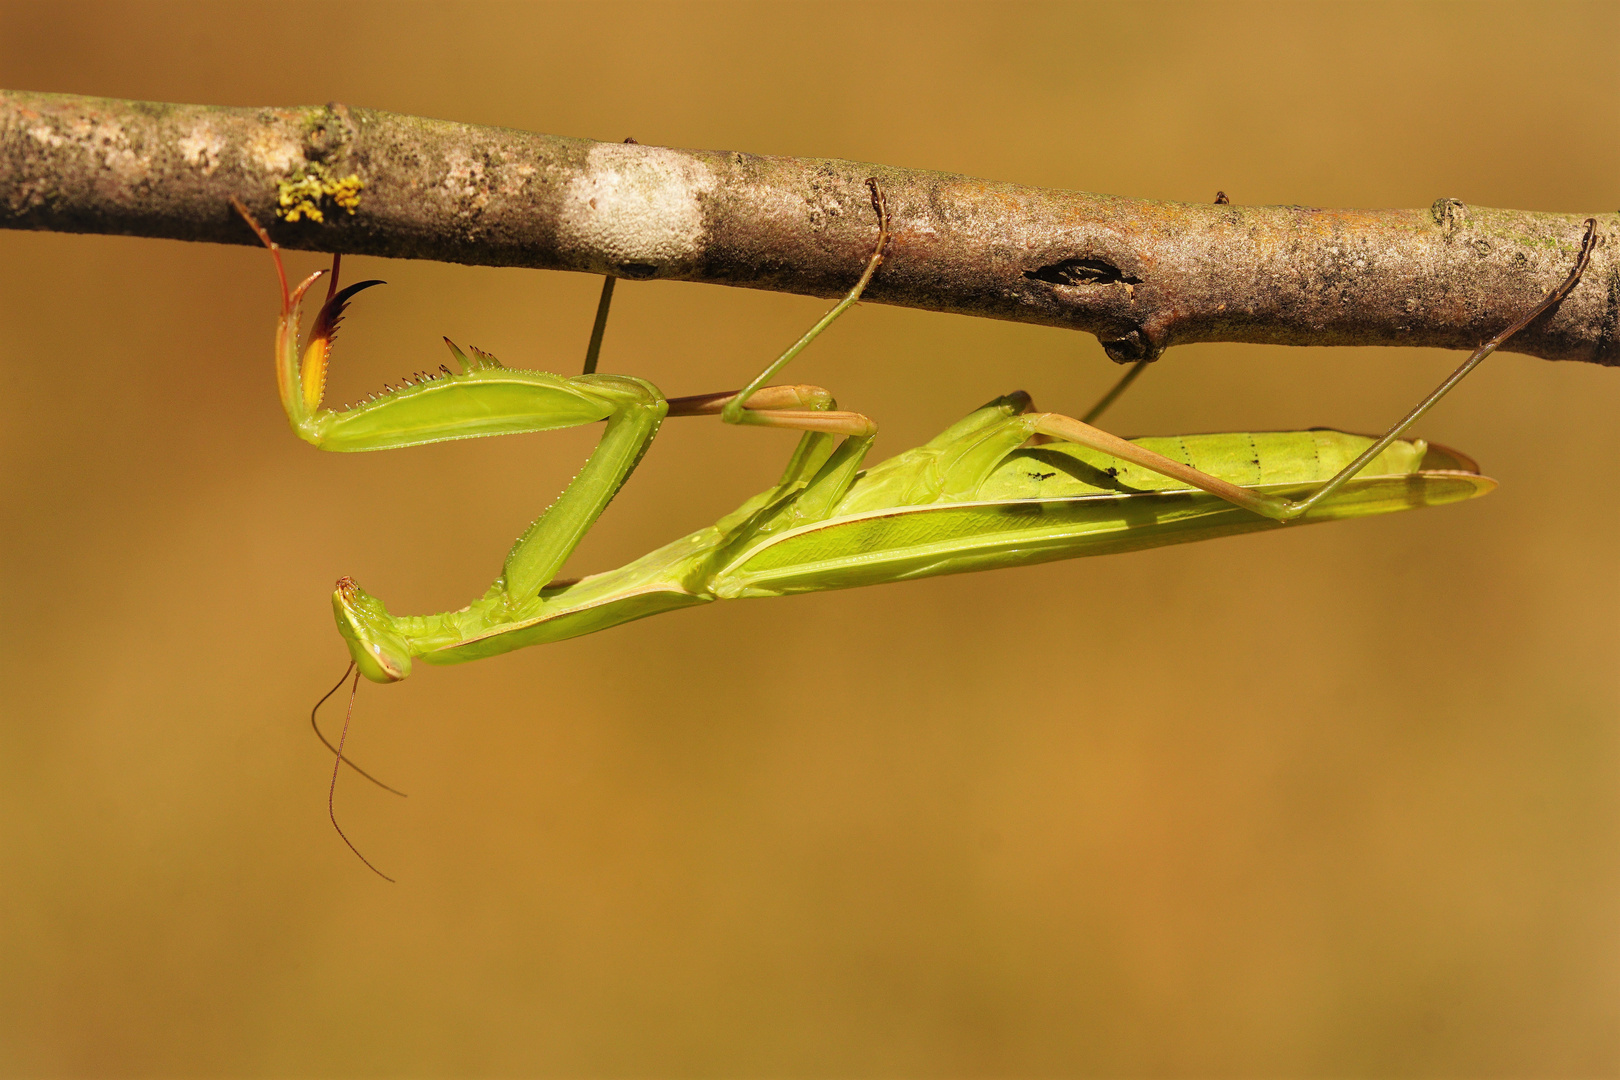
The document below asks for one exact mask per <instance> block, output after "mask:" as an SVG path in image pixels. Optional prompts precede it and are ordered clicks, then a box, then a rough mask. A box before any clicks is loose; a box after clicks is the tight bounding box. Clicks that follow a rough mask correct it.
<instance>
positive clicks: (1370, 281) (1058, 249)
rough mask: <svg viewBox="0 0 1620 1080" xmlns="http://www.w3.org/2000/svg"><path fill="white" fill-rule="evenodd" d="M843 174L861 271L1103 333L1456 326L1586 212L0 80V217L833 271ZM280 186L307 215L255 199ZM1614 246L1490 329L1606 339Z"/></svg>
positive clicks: (1520, 298)
mask: <svg viewBox="0 0 1620 1080" xmlns="http://www.w3.org/2000/svg"><path fill="white" fill-rule="evenodd" d="M867 177H875V178H876V179H877V181H878V182H879V183H880V184H881V185H882V187H883V190H884V192H885V194H886V196H887V199H888V205H889V208H890V213H891V215H892V217H893V230H894V236H893V240H892V242H891V246H890V248H889V257H888V259H887V260H886V261H885V263H884V264H883V267H882V268H881V269H880V270H879V271H878V273H877V276H876V277H875V278H874V279H873V281H872V284H871V286H870V288H869V289H868V290H867V293H866V299H868V300H872V301H876V302H879V303H887V304H900V305H905V306H908V307H916V308H926V309H929V310H934V311H950V312H958V313H961V314H967V315H979V316H984V317H988V318H997V319H1011V320H1017V321H1021V322H1031V323H1040V324H1043V325H1048V326H1059V327H1068V328H1072V329H1077V330H1085V331H1088V332H1090V333H1093V334H1096V335H1097V336H1098V337H1099V338H1100V339H1101V340H1102V342H1103V344H1104V346H1105V347H1106V348H1107V350H1108V353H1109V355H1110V356H1112V357H1113V358H1114V359H1116V360H1121V361H1125V360H1136V359H1142V358H1152V357H1156V356H1157V355H1159V353H1161V352H1162V351H1163V350H1164V349H1165V348H1166V347H1168V346H1170V345H1173V344H1178V343H1183V342H1193V341H1247V342H1267V343H1275V344H1291V345H1307V344H1308V345H1428V346H1440V347H1444V348H1472V347H1474V346H1475V345H1477V344H1478V343H1479V342H1480V341H1482V340H1484V339H1485V338H1488V337H1490V336H1491V335H1492V334H1493V333H1495V332H1496V331H1498V330H1500V329H1501V328H1502V327H1503V326H1505V325H1507V324H1508V323H1510V322H1512V321H1513V320H1514V319H1515V318H1516V317H1517V316H1518V315H1519V314H1520V313H1522V312H1524V311H1525V310H1527V309H1529V308H1530V307H1531V306H1532V305H1534V304H1535V303H1536V301H1537V300H1538V299H1540V298H1541V296H1543V295H1544V294H1545V293H1546V292H1547V290H1548V289H1550V288H1551V287H1552V286H1553V285H1555V284H1556V283H1557V282H1558V281H1559V280H1560V279H1561V278H1562V277H1563V276H1564V275H1565V274H1566V273H1567V272H1568V270H1569V268H1570V266H1571V265H1572V263H1573V261H1574V258H1575V253H1576V250H1577V248H1578V247H1579V244H1580V240H1581V235H1582V231H1583V223H1584V219H1585V217H1586V215H1569V214H1546V213H1534V212H1528V211H1518V210H1493V209H1485V208H1481V207H1470V206H1464V205H1463V204H1462V203H1460V202H1458V201H1456V200H1453V199H1440V200H1438V201H1437V202H1435V204H1434V205H1433V206H1432V207H1429V208H1426V209H1421V210H1330V209H1322V208H1318V207H1305V206H1237V205H1231V204H1207V205H1206V204H1188V203H1167V202H1149V201H1144V200H1139V199H1127V198H1120V197H1115V196H1108V195H1092V194H1086V193H1083V192H1073V191H1058V190H1049V189H1043V188H1032V187H1023V186H1019V185H1016V184H1006V183H998V182H995V181H989V180H977V179H973V178H970V177H963V176H955V175H950V174H945V173H936V172H923V171H918V170H912V169H896V168H890V167H888V166H883V165H869V164H863V163H859V162H851V161H838V160H825V159H813V158H780V157H761V156H757V155H752V154H743V153H735V152H728V151H711V150H675V149H669V148H665V147H655V146H640V145H634V144H630V145H626V144H621V143H598V142H591V141H589V140H585V139H572V138H563V137H559V136H554V135H535V134H530V133H528V132H522V131H513V130H509V129H504V128H487V127H475V126H472V125H468V124H457V123H451V122H448V121H442V120H429V119H423V118H420V117H413V116H401V115H398V114H394V113H386V112H378V111H374V110H369V109H358V108H348V107H346V106H343V105H339V104H331V105H326V106H310V107H296V108H224V107H218V106H201V105H170V104H155V103H149V102H136V101H119V100H110V99H103V98H87V97H77V96H73V95H66V94H39V93H25V92H14V91H0V226H4V227H6V228H12V229H47V230H54V231H59V232H96V233H118V234H125V235H135V236H152V237H167V238H170V239H177V240H206V241H212V242H215V243H227V244H229V243H235V244H253V243H256V240H255V239H254V237H253V234H252V233H251V232H250V231H249V230H248V229H247V228H246V227H245V226H244V225H243V223H242V222H241V220H240V219H238V218H237V217H236V216H235V214H233V213H232V211H231V209H230V207H229V204H228V202H227V200H228V198H229V197H230V196H232V195H235V196H237V197H238V198H240V199H241V200H242V201H244V202H245V203H246V204H247V205H248V206H249V207H250V208H251V209H252V210H253V211H254V212H255V213H256V214H257V215H258V216H259V217H260V219H261V220H262V221H265V222H266V223H267V224H271V228H272V232H273V233H274V235H275V236H276V238H277V240H278V241H279V242H281V243H282V244H284V245H285V246H287V247H291V248H304V249H311V250H318V251H331V252H344V253H351V252H352V253H361V254H368V255H385V256H392V257H395V258H417V259H438V260H441V261H445V262H458V263H474V264H481V265H489V266H527V267H538V268H543V269H550V270H574V271H585V272H590V273H599V274H613V275H616V276H619V277H626V278H638V279H649V278H666V279H678V280H685V281H705V282H712V283H715V284H722V285H736V286H743V287H747V288H757V289H772V290H778V291H783V292H795V293H805V294H809V295H814V296H835V295H838V294H840V293H842V292H843V291H844V290H846V289H847V288H849V286H850V285H851V284H852V283H853V282H854V280H855V278H856V277H857V276H858V275H859V274H860V272H861V269H862V267H863V265H864V264H865V262H866V260H867V257H868V256H869V255H870V252H871V248H872V245H873V242H874V240H875V237H876V231H877V229H876V217H875V214H874V212H873V210H872V207H871V204H870V200H869V197H868V192H867V187H866V179H867ZM344 180H348V181H349V184H348V186H347V187H345V186H344V185H343V184H342V181H344ZM299 190H304V191H308V192H314V194H313V195H312V196H311V198H310V199H309V201H308V202H307V203H306V204H305V207H306V210H307V209H309V208H314V209H315V210H316V211H318V216H319V217H320V218H321V219H322V220H319V221H317V220H314V219H313V218H312V217H311V216H309V215H307V214H299V215H296V216H297V217H299V218H300V220H295V221H287V220H278V219H277V210H278V208H279V209H281V211H282V213H283V214H284V215H286V214H287V213H289V211H288V210H287V207H286V206H285V205H281V204H282V203H296V202H297V201H298V191H299ZM322 190H324V191H325V192H326V196H325V197H324V198H323V197H321V195H320V192H321V191H322ZM344 203H348V204H349V205H350V207H351V208H352V212H351V209H345V207H344V205H343V204H344ZM1592 216H1594V217H1596V219H1597V221H1598V230H1599V235H1600V239H1607V238H1608V237H1611V236H1613V235H1615V234H1616V232H1617V229H1620V214H1616V213H1604V214H1596V215H1592ZM272 223H273V224H272ZM1617 252H1620V248H1617V246H1616V245H1613V244H1602V243H1600V246H1599V248H1598V250H1597V252H1596V254H1595V256H1594V258H1593V260H1592V263H1591V266H1590V267H1589V269H1588V270H1587V272H1586V275H1585V277H1584V278H1583V279H1582V281H1581V283H1580V285H1579V286H1578V287H1577V288H1576V290H1575V291H1574V293H1573V294H1571V295H1570V297H1569V298H1568V299H1567V300H1566V301H1564V302H1563V303H1562V304H1560V305H1559V306H1558V307H1556V308H1555V309H1554V310H1552V311H1550V312H1548V313H1547V314H1546V315H1544V316H1543V317H1541V318H1539V319H1537V320H1536V322H1535V323H1534V324H1532V325H1531V326H1530V327H1529V328H1528V329H1527V330H1525V331H1524V332H1523V333H1521V334H1519V335H1518V336H1517V337H1515V338H1514V339H1513V340H1512V341H1510V342H1509V343H1508V345H1506V346H1505V348H1507V349H1510V350H1513V351H1516V352H1522V353H1529V354H1531V355H1534V356H1540V357H1545V358H1547V359H1553V360H1583V361H1588V362H1594V363H1599V364H1608V365H1613V364H1617V363H1620V258H1617Z"/></svg>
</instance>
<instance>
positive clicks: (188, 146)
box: [175, 123, 225, 176]
mask: <svg viewBox="0 0 1620 1080" xmlns="http://www.w3.org/2000/svg"><path fill="white" fill-rule="evenodd" d="M175 146H176V147H178V148H179V150H180V156H181V157H182V158H183V159H185V163H186V164H187V165H191V166H194V167H197V168H201V169H202V174H203V175H204V176H213V175H214V170H215V169H217V168H219V152H220V151H221V150H223V149H225V136H223V135H221V134H220V133H219V132H217V131H215V130H214V129H213V128H212V127H210V126H209V125H208V124H205V123H204V124H196V125H194V126H193V127H192V129H191V130H190V131H188V132H186V135H185V138H183V139H180V140H179V141H177V142H176V143H175Z"/></svg>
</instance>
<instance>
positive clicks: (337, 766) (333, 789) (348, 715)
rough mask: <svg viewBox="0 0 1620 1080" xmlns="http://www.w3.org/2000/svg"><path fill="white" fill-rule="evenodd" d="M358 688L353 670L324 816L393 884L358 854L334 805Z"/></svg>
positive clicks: (357, 673)
mask: <svg viewBox="0 0 1620 1080" xmlns="http://www.w3.org/2000/svg"><path fill="white" fill-rule="evenodd" d="M354 666H355V665H354V664H352V663H351V664H350V665H349V667H350V668H353V667H354ZM343 675H344V678H347V677H348V675H349V673H348V672H347V671H345V672H344V673H343ZM338 685H339V686H342V685H343V683H342V682H339V683H338ZM359 689H360V672H359V671H355V673H354V684H353V685H352V686H350V687H349V708H348V710H347V711H346V712H345V713H344V714H343V730H342V732H340V733H339V734H338V744H337V749H336V751H335V753H336V754H337V759H336V760H335V761H333V762H332V783H331V785H330V786H328V787H327V789H326V816H327V817H329V818H331V819H332V828H334V829H336V830H337V834H338V835H339V836H341V837H343V842H344V843H345V844H348V845H349V850H350V851H352V852H354V855H355V858H357V859H359V860H360V861H361V862H363V863H365V864H366V866H367V867H368V868H370V870H371V872H372V873H374V874H376V875H377V876H378V877H380V878H382V879H383V880H384V881H386V882H388V883H389V884H390V885H393V884H398V883H397V882H395V881H394V879H393V878H391V877H389V876H388V875H387V874H385V873H383V872H382V871H381V870H378V869H377V868H376V867H375V866H372V864H371V860H370V859H368V858H366V857H365V856H364V855H362V854H360V849H359V848H357V847H355V846H354V841H353V840H350V839H349V834H348V833H346V832H344V831H343V826H341V825H339V824H338V819H337V806H336V801H337V778H338V772H339V770H341V769H342V768H343V762H344V758H343V742H344V740H345V739H347V738H348V737H349V721H350V720H351V719H352V718H353V717H354V695H355V694H356V693H357V692H358V691H359ZM331 696H332V695H330V694H328V695H327V697H331ZM321 700H322V701H324V700H326V698H322V699H321ZM321 741H322V742H325V741H326V740H325V739H324V738H323V739H322V740H321ZM349 767H350V768H354V765H353V763H350V766H349ZM362 775H363V774H362ZM367 779H368V780H369V779H370V777H367ZM384 786H385V787H386V786H387V785H384ZM389 790H390V791H392V790H393V789H392V788H389ZM394 794H396V795H398V794H401V793H400V792H397V791H396V792H394Z"/></svg>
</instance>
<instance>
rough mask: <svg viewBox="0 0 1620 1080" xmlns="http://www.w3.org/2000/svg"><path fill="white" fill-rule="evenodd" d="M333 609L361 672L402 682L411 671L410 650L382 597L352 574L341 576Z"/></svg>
mask: <svg viewBox="0 0 1620 1080" xmlns="http://www.w3.org/2000/svg"><path fill="white" fill-rule="evenodd" d="M332 613H333V614H334V615H335V616H337V626H338V633H340V634H342V635H343V640H344V642H345V644H347V645H348V646H349V655H350V656H352V657H353V658H354V665H355V667H357V668H359V669H360V674H362V675H364V676H365V677H366V678H368V679H370V680H371V681H372V682H380V683H391V682H399V681H400V680H401V679H403V678H405V677H406V676H407V675H409V674H410V673H411V652H410V648H409V646H407V645H406V644H405V641H404V639H402V638H401V637H400V636H399V635H398V634H396V633H394V631H393V629H392V623H393V619H392V617H390V616H389V614H388V611H387V609H386V608H384V607H383V606H382V601H380V600H378V599H377V598H376V597H374V596H372V595H371V594H370V593H368V592H366V591H365V590H364V589H362V588H361V587H360V586H359V585H357V584H356V583H355V580H354V579H353V578H350V577H343V578H339V579H338V583H337V588H336V589H334V590H333V591H332Z"/></svg>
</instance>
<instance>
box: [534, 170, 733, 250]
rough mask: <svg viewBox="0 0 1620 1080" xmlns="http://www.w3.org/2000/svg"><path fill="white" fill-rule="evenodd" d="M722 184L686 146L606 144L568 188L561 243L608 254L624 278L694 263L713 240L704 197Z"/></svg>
mask: <svg viewBox="0 0 1620 1080" xmlns="http://www.w3.org/2000/svg"><path fill="white" fill-rule="evenodd" d="M716 186H717V185H716V181H715V176H714V174H713V172H712V171H711V170H710V169H709V167H708V165H706V164H705V163H704V162H702V161H700V160H698V159H696V158H694V157H692V156H691V155H689V154H684V153H682V152H680V151H679V150H670V149H667V148H665V147H661V146H638V145H634V144H624V143H602V144H599V145H597V146H594V147H592V148H591V151H590V153H589V154H588V155H587V157H586V161H585V168H584V169H583V170H582V171H581V172H580V173H579V174H578V175H576V176H575V177H573V178H572V179H570V180H569V182H568V186H567V188H566V190H565V191H564V194H563V200H562V205H561V208H560V210H561V213H560V215H559V218H558V222H557V238H558V241H559V244H560V246H563V247H565V248H572V249H573V250H575V251H578V252H589V253H590V254H591V256H593V259H592V261H597V260H601V259H603V258H604V257H605V260H606V261H607V263H608V266H607V267H604V268H603V269H607V270H609V271H610V272H611V273H614V274H617V275H620V276H623V277H652V276H653V275H655V274H657V273H659V272H662V271H668V270H670V269H672V268H678V267H682V266H687V265H690V264H692V263H693V262H695V261H697V259H698V258H699V257H700V256H701V255H702V254H703V252H704V249H705V247H706V245H707V232H708V230H707V227H706V225H705V222H704V217H703V200H704V198H705V197H707V196H709V195H711V194H713V192H714V191H715V189H716Z"/></svg>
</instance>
